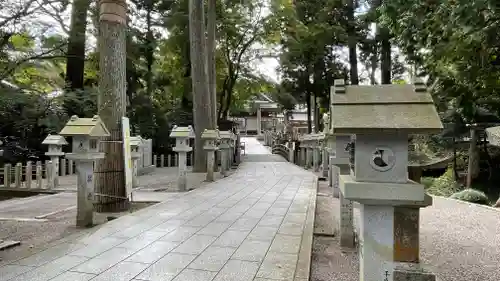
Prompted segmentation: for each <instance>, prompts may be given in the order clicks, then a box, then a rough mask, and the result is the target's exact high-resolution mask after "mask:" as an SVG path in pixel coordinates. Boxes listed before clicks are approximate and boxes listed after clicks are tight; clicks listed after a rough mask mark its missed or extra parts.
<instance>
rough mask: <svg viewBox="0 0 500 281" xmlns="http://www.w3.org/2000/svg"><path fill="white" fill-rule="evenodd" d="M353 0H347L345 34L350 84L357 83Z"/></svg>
mask: <svg viewBox="0 0 500 281" xmlns="http://www.w3.org/2000/svg"><path fill="white" fill-rule="evenodd" d="M354 2H355V0H349V1H348V2H347V21H348V23H347V35H348V47H349V65H350V67H349V76H350V80H351V85H358V84H359V75H358V53H357V48H356V45H357V35H356V22H355V18H354V9H355V4H354Z"/></svg>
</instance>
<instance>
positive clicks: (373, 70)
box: [370, 42, 378, 85]
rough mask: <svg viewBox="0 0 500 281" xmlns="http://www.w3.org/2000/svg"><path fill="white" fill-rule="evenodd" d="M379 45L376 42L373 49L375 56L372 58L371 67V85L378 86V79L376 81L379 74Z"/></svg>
mask: <svg viewBox="0 0 500 281" xmlns="http://www.w3.org/2000/svg"><path fill="white" fill-rule="evenodd" d="M376 44H377V43H376V42H375V46H374V48H373V55H372V57H371V65H370V68H371V70H370V84H371V85H377V79H375V73H376V72H377V60H378V59H377V58H378V48H377V45H376Z"/></svg>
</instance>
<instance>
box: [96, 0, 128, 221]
mask: <svg viewBox="0 0 500 281" xmlns="http://www.w3.org/2000/svg"><path fill="white" fill-rule="evenodd" d="M99 4H100V9H99V11H100V13H99V14H100V17H99V42H98V44H99V56H100V60H99V72H100V74H99V97H98V101H97V102H98V110H99V116H100V117H101V118H102V121H103V122H104V124H105V125H106V127H107V128H108V130H109V132H110V134H111V136H110V137H108V138H106V139H105V140H104V142H102V150H103V151H104V152H105V158H104V159H103V160H100V161H98V163H97V165H96V174H97V177H96V191H97V193H98V194H100V195H99V196H98V200H97V204H96V210H97V211H100V212H117V211H122V210H125V209H127V208H129V201H128V199H127V194H126V190H125V173H124V170H125V166H124V156H123V145H124V144H123V141H124V140H123V136H122V127H121V124H122V122H121V119H122V117H123V116H125V113H126V108H127V99H126V86H127V85H126V84H127V83H126V58H127V53H126V31H127V4H126V2H125V0H101V1H100V3H99Z"/></svg>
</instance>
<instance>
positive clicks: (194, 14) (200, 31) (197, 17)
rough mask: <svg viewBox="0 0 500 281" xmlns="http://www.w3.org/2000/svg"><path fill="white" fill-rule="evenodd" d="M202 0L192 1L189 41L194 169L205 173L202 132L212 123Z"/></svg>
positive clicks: (190, 2) (190, 1) (190, 0)
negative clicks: (194, 134) (194, 135)
mask: <svg viewBox="0 0 500 281" xmlns="http://www.w3.org/2000/svg"><path fill="white" fill-rule="evenodd" d="M204 10H205V9H204V4H203V1H198V0H189V41H190V51H191V52H190V57H191V78H192V89H193V116H194V129H195V132H196V138H195V147H194V153H195V154H194V155H195V157H194V158H195V159H194V165H193V172H205V171H206V169H207V163H206V155H205V151H203V142H204V141H203V140H202V139H201V134H202V133H203V131H204V130H205V129H207V128H210V126H211V124H212V120H211V108H210V95H209V88H208V83H207V82H208V79H207V67H206V63H207V52H206V37H205V11H204Z"/></svg>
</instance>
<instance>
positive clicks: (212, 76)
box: [207, 0, 218, 129]
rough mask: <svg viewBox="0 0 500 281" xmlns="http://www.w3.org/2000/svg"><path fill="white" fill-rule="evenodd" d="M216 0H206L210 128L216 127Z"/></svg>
mask: <svg viewBox="0 0 500 281" xmlns="http://www.w3.org/2000/svg"><path fill="white" fill-rule="evenodd" d="M216 4H217V0H208V11H207V13H208V24H207V29H208V30H207V56H208V57H207V66H208V86H209V93H210V107H211V114H212V124H211V127H212V128H214V129H215V128H216V127H217V119H218V118H217V79H216V68H215V52H216V35H215V32H216V20H217V17H216V6H217V5H216Z"/></svg>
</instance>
